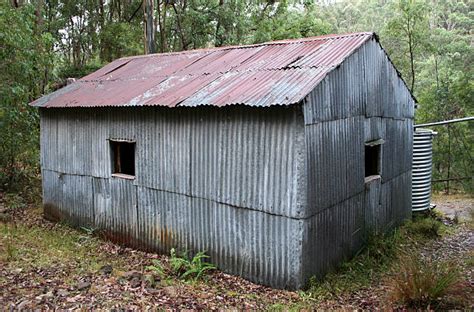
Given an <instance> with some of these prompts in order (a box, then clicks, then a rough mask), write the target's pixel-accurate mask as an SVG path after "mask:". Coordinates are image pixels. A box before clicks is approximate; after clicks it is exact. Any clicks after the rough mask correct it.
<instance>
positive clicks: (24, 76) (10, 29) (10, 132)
mask: <svg viewBox="0 0 474 312" xmlns="http://www.w3.org/2000/svg"><path fill="white" fill-rule="evenodd" d="M34 21H35V15H34V11H33V7H32V6H29V5H25V6H24V7H22V8H21V9H12V8H10V7H9V5H8V4H5V3H4V2H2V3H0V28H1V29H2V31H1V33H0V46H1V47H2V49H0V59H1V60H2V62H1V63H0V75H1V76H0V98H1V99H2V100H1V101H0V133H1V134H2V136H1V141H0V188H9V189H12V190H18V189H20V187H18V184H19V183H22V182H26V183H32V180H34V179H35V178H37V175H38V160H39V157H38V132H39V127H38V113H37V110H36V109H33V108H31V107H29V106H28V105H27V103H28V102H29V101H31V100H33V99H34V98H36V97H37V96H38V95H39V94H41V92H42V90H43V88H45V86H46V83H45V82H44V80H43V79H42V77H43V76H44V75H42V73H43V72H44V70H45V69H46V68H47V67H48V66H49V64H50V61H51V59H50V55H49V54H48V53H47V52H45V49H43V47H44V46H48V45H50V44H51V38H50V36H49V35H48V34H44V35H40V36H35V33H36V26H35V22H34ZM26 183H24V184H26Z"/></svg>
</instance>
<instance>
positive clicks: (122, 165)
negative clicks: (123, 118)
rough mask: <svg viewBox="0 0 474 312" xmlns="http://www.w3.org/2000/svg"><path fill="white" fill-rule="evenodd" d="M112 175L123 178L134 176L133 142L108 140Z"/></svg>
mask: <svg viewBox="0 0 474 312" xmlns="http://www.w3.org/2000/svg"><path fill="white" fill-rule="evenodd" d="M110 150H111V152H112V174H113V175H114V176H119V177H123V178H133V177H134V176H135V142H130V141H114V140H110Z"/></svg>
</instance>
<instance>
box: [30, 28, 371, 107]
mask: <svg viewBox="0 0 474 312" xmlns="http://www.w3.org/2000/svg"><path fill="white" fill-rule="evenodd" d="M374 36H375V34H374V33H370V32H369V33H368V32H362V33H352V34H345V35H327V36H320V37H311V38H303V39H293V40H281V41H273V42H267V43H262V44H254V45H246V46H231V47H221V48H213V49H201V50H192V51H183V52H173V53H162V54H151V55H142V56H134V57H125V58H121V59H118V60H115V61H113V62H111V63H110V64H108V65H106V66H104V67H103V68H101V69H99V70H97V71H96V72H94V73H92V74H90V75H87V76H85V77H83V78H81V79H79V80H78V81H76V82H75V83H73V84H71V85H68V86H66V87H64V88H62V89H60V90H57V91H56V92H53V93H51V94H48V95H46V96H44V97H42V98H40V99H38V100H36V101H34V102H33V103H32V105H34V106H39V107H100V106H167V107H176V106H199V105H213V106H224V105H232V104H243V105H251V106H261V107H266V106H271V105H290V104H295V103H298V102H300V101H301V100H302V99H303V98H304V97H305V96H306V95H307V94H308V93H309V92H311V90H313V89H314V88H315V87H316V86H317V85H318V83H319V82H321V80H322V79H324V77H325V76H326V75H327V74H328V73H329V72H330V71H331V70H332V69H334V68H335V67H337V66H338V65H340V64H341V63H342V62H343V61H344V59H345V58H347V57H348V56H349V55H351V54H352V53H353V52H354V51H355V50H356V49H357V48H358V47H360V46H361V45H362V44H363V43H364V42H366V41H367V40H369V39H370V38H372V37H374Z"/></svg>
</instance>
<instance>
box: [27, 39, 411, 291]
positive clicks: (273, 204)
mask: <svg viewBox="0 0 474 312" xmlns="http://www.w3.org/2000/svg"><path fill="white" fill-rule="evenodd" d="M33 105H35V106H37V107H39V110H40V114H41V166H42V175H43V196H44V197H43V201H44V213H45V215H46V217H48V218H50V219H56V220H58V219H65V220H67V221H69V222H71V223H72V224H75V225H81V226H88V227H92V228H96V229H99V230H100V231H102V233H105V234H106V235H108V236H109V237H110V238H112V239H113V240H115V241H117V242H121V243H125V244H129V245H132V246H135V247H140V248H145V249H149V250H155V251H159V252H162V253H167V252H169V250H170V248H172V247H177V248H178V249H181V250H188V251H191V252H196V251H206V252H207V253H208V254H209V255H210V256H211V261H212V262H213V263H215V264H217V265H218V267H219V268H221V269H222V270H224V271H226V272H230V273H234V274H239V275H241V276H243V277H245V278H247V279H250V280H252V281H255V282H258V283H263V284H267V285H271V286H274V287H281V288H292V289H294V288H299V287H302V286H303V285H304V283H305V282H306V281H307V280H308V279H309V278H310V277H311V276H313V275H316V276H321V275H323V274H324V273H325V272H327V270H328V269H329V268H331V267H332V266H334V265H336V264H337V263H338V262H340V261H341V260H343V259H346V258H348V257H350V256H351V255H353V254H354V253H355V252H356V251H357V250H358V249H359V248H360V247H361V246H362V245H363V242H364V237H365V235H366V233H367V231H368V230H369V229H378V230H384V229H387V228H390V227H392V226H394V225H396V224H398V223H400V222H401V221H402V220H403V219H404V218H406V217H408V216H409V215H410V209H411V158H412V128H413V111H414V99H413V97H412V96H411V94H410V92H409V90H408V89H407V87H406V85H405V83H404V82H403V81H402V79H401V78H400V75H399V74H398V72H397V70H396V69H395V68H394V66H393V64H392V63H391V62H390V60H389V58H388V57H387V55H386V53H385V51H384V50H383V49H382V47H381V46H380V44H379V42H378V40H377V37H376V36H375V34H373V33H354V34H347V35H330V36H322V37H314V38H307V39H297V40H287V41H277V42H269V43H263V44H256V45H249V46H236V47H223V48H215V49H207V50H195V51H185V52H178V53H166V54H156V55H146V56H137V57H126V58H121V59H119V60H116V61H114V62H112V63H110V64H108V65H107V66H105V67H103V68H102V69H100V70H98V71H96V72H94V73H92V74H90V75H88V76H86V77H84V78H82V79H80V80H78V81H77V82H75V83H73V84H70V85H68V86H66V87H65V88H63V89H61V90H58V91H56V92H54V93H52V94H49V95H47V96H45V97H43V98H41V99H39V100H37V101H35V102H34V103H33Z"/></svg>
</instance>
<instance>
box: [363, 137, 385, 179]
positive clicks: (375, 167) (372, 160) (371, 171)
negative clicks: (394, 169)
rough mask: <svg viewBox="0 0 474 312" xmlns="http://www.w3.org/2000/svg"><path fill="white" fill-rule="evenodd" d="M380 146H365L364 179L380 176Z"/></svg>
mask: <svg viewBox="0 0 474 312" xmlns="http://www.w3.org/2000/svg"><path fill="white" fill-rule="evenodd" d="M380 147H381V145H380V144H379V145H372V146H371V145H366V146H365V177H370V176H374V175H380Z"/></svg>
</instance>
